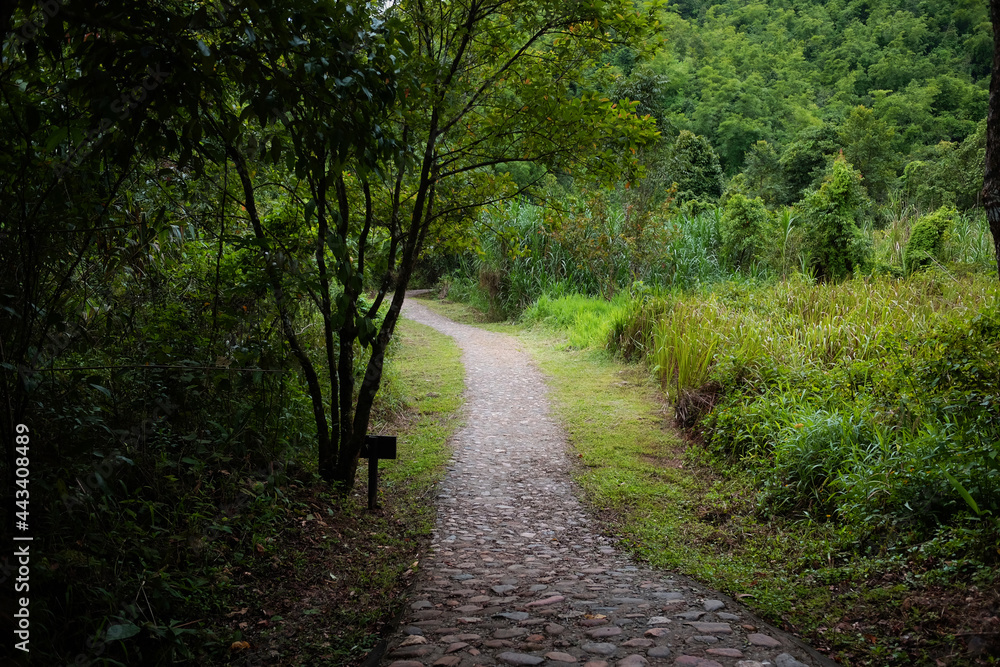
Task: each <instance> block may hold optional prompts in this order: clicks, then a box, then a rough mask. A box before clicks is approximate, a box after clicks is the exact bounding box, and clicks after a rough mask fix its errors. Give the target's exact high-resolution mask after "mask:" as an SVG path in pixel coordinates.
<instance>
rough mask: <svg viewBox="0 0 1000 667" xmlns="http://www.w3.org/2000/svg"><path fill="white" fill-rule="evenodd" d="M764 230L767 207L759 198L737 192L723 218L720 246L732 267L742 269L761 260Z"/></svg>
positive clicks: (764, 246)
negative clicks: (749, 197) (750, 197)
mask: <svg viewBox="0 0 1000 667" xmlns="http://www.w3.org/2000/svg"><path fill="white" fill-rule="evenodd" d="M767 227H768V213H767V208H765V207H764V201H763V200H762V199H761V198H760V197H754V198H753V199H748V198H747V197H746V196H745V195H743V194H739V193H737V194H734V195H733V196H731V197H730V198H729V201H727V202H726V208H725V212H724V213H723V215H722V230H721V232H722V247H723V251H724V252H725V254H726V257H727V259H728V260H729V261H730V262H731V263H732V265H733V266H734V267H736V268H740V269H745V268H748V267H750V266H751V265H752V264H754V263H755V262H757V261H758V260H759V259H760V258H761V256H762V255H763V254H764V250H765V248H766V247H767V238H766V230H767Z"/></svg>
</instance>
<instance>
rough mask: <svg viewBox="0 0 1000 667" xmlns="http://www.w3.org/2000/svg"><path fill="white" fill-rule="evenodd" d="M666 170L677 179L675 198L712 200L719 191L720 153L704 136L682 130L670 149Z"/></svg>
mask: <svg viewBox="0 0 1000 667" xmlns="http://www.w3.org/2000/svg"><path fill="white" fill-rule="evenodd" d="M669 173H670V176H671V177H672V178H673V179H674V182H675V183H677V199H678V201H681V202H684V201H690V200H702V199H710V200H715V199H717V198H718V197H719V195H721V194H722V167H721V166H720V165H719V156H718V155H717V154H716V152H715V150H714V149H713V148H712V144H710V143H709V141H708V139H706V138H705V137H702V136H699V135H695V134H693V133H692V132H688V131H687V130H681V133H680V134H679V135H677V139H676V140H675V141H674V147H673V150H672V151H671V155H670V160H669Z"/></svg>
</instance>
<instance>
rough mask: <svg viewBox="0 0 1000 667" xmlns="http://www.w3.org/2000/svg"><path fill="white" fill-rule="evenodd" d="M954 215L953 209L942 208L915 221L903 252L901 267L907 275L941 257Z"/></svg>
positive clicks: (955, 213) (956, 213)
mask: <svg viewBox="0 0 1000 667" xmlns="http://www.w3.org/2000/svg"><path fill="white" fill-rule="evenodd" d="M956 215H958V212H957V211H955V209H953V208H947V207H945V206H942V207H941V208H939V209H938V210H936V211H934V212H933V213H931V214H930V215H925V216H924V217H922V218H920V219H919V220H917V222H916V223H915V224H914V225H913V229H911V230H910V240H909V241H907V242H906V250H904V251H903V265H904V267H905V269H906V271H907V272H908V273H913V272H914V271H916V270H917V269H918V268H920V267H921V266H927V265H928V264H930V263H931V260H932V258H935V257H939V256H940V255H941V249H942V248H943V246H944V243H945V240H946V238H947V235H948V230H949V229H950V228H951V226H952V225H953V224H954V220H955V216H956Z"/></svg>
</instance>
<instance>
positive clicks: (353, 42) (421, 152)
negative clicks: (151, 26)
mask: <svg viewBox="0 0 1000 667" xmlns="http://www.w3.org/2000/svg"><path fill="white" fill-rule="evenodd" d="M303 4H304V5H306V7H305V9H301V8H300V9H298V10H296V11H293V10H292V9H273V8H272V9H271V15H268V16H267V17H266V19H267V20H266V21H265V20H264V18H265V17H262V16H259V15H253V14H251V12H250V10H244V14H241V17H242V18H240V19H238V20H236V28H237V30H236V31H235V34H237V35H239V34H251V32H253V33H254V34H255V35H256V37H255V39H253V40H249V41H248V40H243V39H240V40H229V41H228V42H226V43H223V44H220V45H218V48H219V49H221V51H220V56H219V62H220V64H222V65H224V71H225V72H226V73H227V76H228V79H229V80H231V81H236V82H240V81H248V82H249V83H248V84H244V85H243V86H242V87H239V88H238V89H239V90H240V91H241V92H240V93H239V96H240V102H241V105H242V106H243V111H242V112H241V113H240V114H239V116H238V117H237V116H236V115H235V114H230V113H227V112H226V111H225V109H226V108H227V107H226V105H218V106H216V107H209V106H208V105H204V104H202V105H201V106H200V107H199V122H200V123H201V125H203V126H204V127H206V128H208V129H210V130H211V131H212V134H213V136H214V138H215V141H217V142H218V143H219V145H220V146H221V147H222V148H223V153H224V158H225V159H226V160H228V161H230V162H231V163H232V164H233V165H234V166H235V169H236V171H237V173H238V174H239V178H240V182H241V188H242V192H243V202H242V204H243V206H245V208H246V210H247V215H248V216H249V218H250V222H251V226H252V229H253V243H255V244H256V245H257V247H258V248H259V250H260V252H261V253H262V255H263V257H264V258H265V262H264V265H265V267H266V271H267V276H268V281H269V283H270V285H271V289H272V293H273V295H274V300H275V303H276V307H277V309H278V311H279V313H280V316H281V321H282V326H283V329H284V331H285V336H286V338H287V339H288V341H289V345H290V347H291V348H292V351H293V353H294V354H295V356H296V359H297V360H298V363H299V366H300V367H301V368H302V370H303V373H304V375H305V377H306V380H307V384H308V387H309V393H310V396H311V398H312V403H313V413H314V418H315V422H316V428H317V432H318V441H319V445H320V449H319V451H320V456H319V459H320V460H319V462H320V466H319V469H320V473H321V474H322V475H323V477H324V478H326V479H328V480H330V481H332V482H335V483H337V484H338V485H339V486H340V488H342V489H345V490H346V489H350V488H351V487H352V485H353V484H354V479H355V476H356V472H357V466H358V458H359V454H360V452H361V449H362V445H363V443H364V437H365V434H366V432H367V428H368V423H369V418H370V415H371V410H372V407H373V404H374V399H375V395H376V393H377V391H378V389H379V386H380V384H381V378H382V369H383V364H384V358H385V352H386V349H387V347H388V344H389V341H390V339H391V337H392V335H393V332H394V329H395V326H396V323H397V321H398V318H399V314H400V309H401V307H402V304H403V300H404V295H405V291H406V288H407V286H408V284H409V281H410V277H411V276H412V274H413V270H414V268H415V265H416V263H417V261H418V259H419V257H420V255H421V252H422V249H423V247H424V244H425V242H426V240H427V239H428V238H431V237H434V236H437V235H440V234H446V233H451V231H452V230H453V229H454V228H455V227H457V226H461V225H463V224H465V222H466V221H468V220H470V219H471V218H472V216H473V215H474V213H475V211H476V210H477V209H478V208H479V207H481V206H483V205H486V204H488V203H490V202H495V201H499V200H502V199H504V198H508V197H511V196H515V195H516V194H517V189H515V188H512V187H511V182H510V181H509V179H504V178H498V177H497V174H496V170H495V169H494V168H495V167H496V166H498V165H502V164H507V165H509V164H521V163H523V164H533V165H536V166H541V167H542V168H543V169H542V170H541V171H539V172H538V179H540V178H541V177H542V176H544V174H546V173H552V172H555V173H575V174H580V175H583V174H586V175H587V177H588V178H592V179H595V180H597V181H599V182H611V181H613V180H614V179H615V178H616V177H617V176H618V175H619V174H620V173H622V170H623V169H624V168H625V167H626V166H627V165H628V164H629V163H630V162H632V161H633V159H634V158H633V157H632V154H633V152H634V149H635V147H637V146H638V145H639V144H641V143H643V142H645V141H648V140H650V139H651V138H652V137H653V136H654V132H655V127H654V123H653V121H652V119H650V118H645V119H640V118H638V117H637V116H636V115H635V114H634V113H633V106H634V105H632V104H625V105H619V104H617V103H616V102H613V101H612V100H609V99H607V98H604V97H601V96H600V95H596V94H593V93H586V92H584V93H581V94H574V92H573V91H574V90H575V89H577V88H578V87H579V86H580V84H581V83H582V82H584V81H585V76H584V74H585V72H586V71H587V69H588V68H589V67H591V66H592V65H593V63H594V62H595V61H596V57H597V56H598V55H599V54H600V52H601V51H602V50H603V49H604V48H606V47H607V45H609V44H627V43H630V42H632V41H637V40H638V39H639V38H640V37H642V35H643V34H644V32H645V31H646V30H647V26H648V25H649V22H648V21H647V20H646V19H645V17H643V16H641V15H640V14H637V13H636V12H635V10H634V9H632V7H631V5H630V4H629V3H626V2H612V3H606V4H604V3H602V4H599V5H593V6H591V5H576V4H573V5H565V4H564V3H551V2H544V1H539V0H501V1H497V2H480V1H473V2H469V3H455V4H448V5H444V4H438V3H432V4H431V5H429V6H428V5H426V4H425V3H422V2H412V3H410V2H403V3H400V4H398V5H394V6H392V7H390V8H388V9H387V10H385V11H384V12H383V11H382V10H380V9H378V8H377V7H376V6H375V5H365V6H360V7H355V8H351V7H347V6H340V5H338V6H337V8H336V11H334V10H332V9H330V8H325V9H324V10H322V11H318V10H315V9H312V5H311V4H310V3H308V2H304V3H303ZM282 12H288V15H287V16H285V15H284V14H283V13H282ZM258 13H259V12H258ZM303 16H305V17H306V18H303ZM265 26H266V27H267V28H266V30H267V32H265ZM241 28H242V30H240V29H241ZM404 28H405V31H404V30H403V29H404ZM331 36H333V38H331ZM287 44H291V45H293V46H292V48H291V49H289V48H288V47H287V46H285V45H287ZM279 101H280V102H279ZM220 108H221V109H222V110H221V111H220V110H219V109H220ZM243 118H250V119H254V120H255V121H256V125H255V127H254V128H253V129H252V131H251V130H248V129H245V128H240V127H239V123H240V121H241V120H242V119H243ZM272 118H277V119H278V121H279V123H280V131H278V132H276V133H275V134H274V135H273V136H268V132H269V130H268V127H269V125H270V120H271V119H272ZM234 127H235V128H237V131H230V130H229V129H228V128H234ZM251 140H252V141H251ZM254 152H257V153H259V154H260V155H262V156H266V157H267V159H269V160H271V161H272V162H274V163H275V164H276V165H280V164H281V163H283V162H285V161H287V166H288V168H289V169H291V170H293V171H294V173H295V176H296V177H297V178H298V179H301V181H302V182H303V183H304V184H305V185H302V186H298V187H301V188H304V192H305V194H304V196H302V198H301V202H300V205H299V207H298V208H299V213H298V215H299V216H301V217H300V219H299V221H298V223H297V224H298V228H299V230H300V233H306V234H308V235H310V236H311V237H312V241H311V243H310V246H309V247H310V248H311V251H310V253H309V256H303V255H302V253H301V252H300V253H299V255H298V256H294V257H293V256H292V255H293V254H294V253H290V252H288V251H286V249H285V247H284V246H283V245H282V242H283V239H282V235H281V232H280V231H279V230H278V229H276V228H275V227H274V226H273V225H271V224H269V222H268V220H267V216H266V215H264V214H263V211H262V210H261V209H260V207H259V206H258V202H259V200H260V198H261V196H262V195H263V196H265V197H266V193H267V191H268V188H269V187H270V186H269V185H267V183H268V180H269V179H268V177H265V176H264V175H263V174H258V175H255V174H254V169H253V165H252V163H251V160H250V157H251V156H252V155H253V154H254ZM282 155H285V156H286V157H285V158H282ZM210 157H212V158H213V159H219V158H220V155H219V154H218V153H215V154H214V155H210ZM536 182H537V179H536ZM531 185H532V183H529V184H528V185H527V187H530V186H531ZM296 187H297V186H295V185H294V184H292V183H289V184H287V185H286V186H285V188H286V189H287V190H290V191H292V192H293V193H294V194H295V195H296V196H300V195H299V191H298V190H297V189H296ZM522 189H523V188H522ZM366 287H367V288H368V289H370V290H371V292H372V293H373V296H372V298H371V301H370V302H368V301H366V300H365V295H364V292H365V289H366ZM294 292H300V293H303V294H305V295H306V298H308V299H309V300H310V301H311V307H313V308H315V309H316V310H317V311H318V312H319V313H320V316H321V318H322V322H323V337H322V347H323V354H322V364H321V365H317V364H316V362H314V361H313V360H312V359H311V358H310V356H309V354H308V353H307V350H306V348H305V346H304V344H303V343H302V342H301V341H300V340H299V336H298V335H297V333H296V331H295V328H294V326H292V315H293V311H294V304H293V303H292V301H293V299H292V297H291V296H290V295H291V294H292V293H294ZM383 308H384V310H383ZM356 345H358V346H360V347H361V348H364V349H366V350H367V353H366V354H367V360H366V362H365V364H364V368H363V370H362V371H361V374H360V378H356V377H355V366H356V363H355V362H356V360H355V346H356Z"/></svg>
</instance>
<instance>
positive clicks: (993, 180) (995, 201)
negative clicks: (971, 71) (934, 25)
mask: <svg viewBox="0 0 1000 667" xmlns="http://www.w3.org/2000/svg"><path fill="white" fill-rule="evenodd" d="M990 19H991V20H992V22H993V75H992V76H991V77H990V105H989V111H988V113H987V117H986V170H985V173H984V174H983V207H984V208H985V209H986V218H987V220H989V223H990V231H991V232H992V233H993V246H994V251H995V252H996V256H997V277H998V278H1000V0H990Z"/></svg>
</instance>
